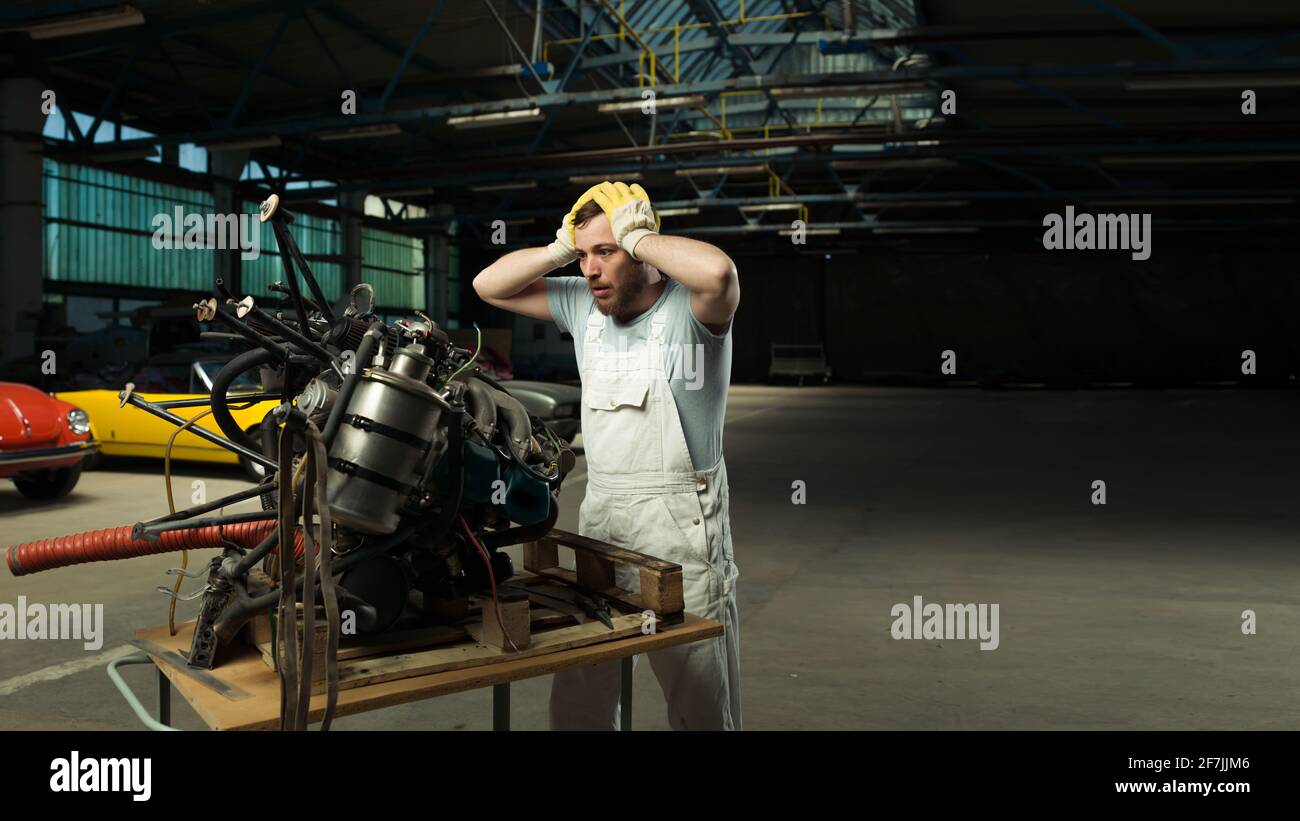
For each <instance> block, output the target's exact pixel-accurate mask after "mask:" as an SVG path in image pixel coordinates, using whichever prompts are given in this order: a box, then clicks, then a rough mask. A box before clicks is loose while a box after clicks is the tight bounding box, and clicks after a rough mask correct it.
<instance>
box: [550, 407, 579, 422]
mask: <svg viewBox="0 0 1300 821" xmlns="http://www.w3.org/2000/svg"><path fill="white" fill-rule="evenodd" d="M577 415H578V406H577V405H573V404H568V405H556V406H555V418H556V419H568V418H569V417H571V416H577Z"/></svg>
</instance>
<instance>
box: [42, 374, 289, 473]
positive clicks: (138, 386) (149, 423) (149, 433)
mask: <svg viewBox="0 0 1300 821" xmlns="http://www.w3.org/2000/svg"><path fill="white" fill-rule="evenodd" d="M225 363H226V360H225V359H223V358H220V357H211V358H207V357H200V358H195V356H194V355H193V354H192V353H191V354H178V355H170V356H161V357H157V358H155V359H151V360H149V362H147V363H146V364H145V365H144V366H143V367H141V368H139V369H138V370H137V371H136V372H135V373H134V374H133V375H132V377H131V379H130V381H131V382H132V383H134V385H135V393H137V394H139V395H140V396H141V397H142V398H144V399H147V400H149V401H150V402H166V401H172V400H176V399H206V398H207V397H208V396H209V394H210V391H211V390H212V379H213V377H215V376H216V375H217V372H218V371H220V370H221V367H222V366H223V365H224V364H225ZM261 390H262V386H261V385H259V384H258V382H257V378H256V372H253V373H246V374H244V375H242V376H240V377H239V379H237V380H236V381H235V383H234V384H233V385H232V386H231V388H230V391H229V394H228V395H229V396H230V398H231V402H230V408H231V413H232V415H233V416H234V417H235V421H236V422H238V423H239V425H240V427H242V428H243V429H244V430H246V431H248V432H250V433H251V434H252V435H253V437H254V439H258V432H257V431H258V428H259V426H260V425H261V422H262V417H264V416H266V414H267V412H268V411H270V410H271V409H273V408H274V407H275V406H276V405H277V404H279V403H278V402H276V401H275V400H267V401H264V402H258V403H256V404H254V405H252V406H251V407H249V408H247V409H245V410H239V408H241V407H243V406H242V405H240V404H239V403H237V402H236V401H234V400H235V398H236V397H237V396H238V395H239V394H245V393H247V394H255V393H258V392H260V391H261ZM55 396H56V397H57V398H59V399H62V400H63V401H65V402H71V403H73V404H75V405H77V406H78V407H80V408H82V409H83V410H85V411H86V413H88V414H89V415H90V426H91V431H92V434H93V435H94V438H95V439H96V440H98V441H99V442H100V452H101V454H102V455H104V456H109V457H112V456H136V457H147V458H155V459H161V458H163V453H164V451H165V450H166V447H167V440H168V438H170V437H171V435H172V433H173V432H175V430H176V426H175V425H173V424H171V423H170V422H167V421H166V420H163V419H159V418H158V417H156V416H154V415H152V414H150V413H148V412H146V411H143V410H140V409H139V408H136V407H132V406H131V405H127V406H126V407H120V406H119V400H118V390H112V389H95V390H79V391H68V392H62V393H56V394H55ZM207 409H208V405H207V404H204V405H202V406H200V407H193V408H175V409H173V410H172V411H171V412H172V413H174V414H176V415H177V416H179V417H181V418H182V419H190V418H192V417H194V416H195V415H196V414H199V413H202V412H203V411H205V410H207ZM195 425H196V427H202V428H207V429H208V430H210V431H212V432H213V433H216V434H219V435H222V436H224V434H222V433H221V429H220V428H218V427H217V423H216V422H215V421H214V420H213V419H212V416H211V414H209V415H208V416H205V417H204V418H203V419H201V420H199V421H198V422H197V423H195ZM259 441H260V440H259ZM172 459H173V460H180V461H190V462H220V463H223V464H231V465H234V464H239V465H241V466H242V467H243V468H244V472H245V473H246V474H247V475H248V477H249V478H250V479H253V480H254V481H256V480H260V479H261V478H262V476H263V475H265V474H264V469H263V468H262V466H261V465H257V464H255V463H253V462H250V461H248V460H246V459H244V458H243V457H241V456H237V455H236V454H234V453H231V452H230V451H228V450H226V449H224V448H221V447H218V446H216V445H214V444H212V443H210V442H206V441H204V440H203V439H200V438H199V437H198V436H195V435H194V434H192V433H190V432H189V431H185V432H184V433H182V434H181V435H179V436H177V437H176V443H175V445H173V447H172Z"/></svg>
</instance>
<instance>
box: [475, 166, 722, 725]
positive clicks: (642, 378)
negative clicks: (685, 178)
mask: <svg viewBox="0 0 1300 821" xmlns="http://www.w3.org/2000/svg"><path fill="white" fill-rule="evenodd" d="M658 229H659V219H658V216H657V215H656V214H655V212H654V209H653V208H652V207H651V204H650V198H649V197H648V196H647V195H646V193H645V191H644V190H643V189H642V188H641V186H639V185H633V186H631V187H628V186H627V185H625V184H623V183H610V182H604V183H601V184H600V185H596V186H593V187H592V188H591V189H589V190H588V191H587V192H586V193H585V194H583V195H582V196H581V197H579V198H578V201H577V202H575V203H574V205H573V208H572V209H571V210H570V211H569V213H568V215H566V216H565V218H564V220H563V222H562V223H561V225H560V228H559V230H557V231H556V232H555V242H553V243H551V244H550V245H549V246H547V247H545V248H525V249H522V250H519V251H514V252H512V253H509V254H506V255H505V256H503V257H501V259H499V260H497V261H496V262H494V263H493V264H492V265H490V266H488V267H487V268H485V269H484V270H483V271H482V272H481V273H480V274H479V275H478V276H477V277H475V279H474V290H475V291H477V292H478V294H479V296H481V297H482V298H483V299H484V300H486V301H487V302H489V303H491V304H493V305H496V306H497V307H500V308H505V309H507V310H510V311H514V312H515V313H520V314H523V315H524V316H530V317H533V318H535V319H553V320H554V321H555V323H556V324H557V325H558V326H559V327H560V329H561V330H564V331H568V332H569V333H571V334H572V335H573V347H574V351H575V352H576V354H577V357H578V368H579V373H580V374H581V376H582V399H583V401H582V438H583V442H584V446H585V451H586V456H587V495H586V498H585V499H584V500H583V502H582V507H581V508H580V509H579V512H578V516H579V525H578V529H579V532H580V533H582V535H584V536H589V537H591V538H594V539H601V540H604V541H608V542H611V543H613V544H616V545H619V546H621V547H625V548H628V549H632V550H639V551H644V552H646V553H649V554H650V555H653V556H656V557H658V558H661V559H665V560H667V561H670V562H675V563H677V564H680V565H681V566H682V582H683V588H684V593H685V603H686V609H687V610H688V611H689V612H691V613H695V614H697V615H700V616H703V617H705V618H709V619H714V620H716V621H719V622H721V623H722V624H723V626H724V628H725V630H726V633H725V635H724V636H722V637H720V638H716V639H709V640H707V641H702V642H695V643H692V644H688V645H684V646H680V647H675V648H670V649H668V650H661V651H658V652H654V653H650V654H649V656H650V664H651V666H652V667H653V668H654V672H655V676H656V678H658V680H659V684H660V686H661V687H662V688H663V691H664V697H665V698H666V699H667V702H668V720H669V723H670V724H671V725H672V727H673V728H674V729H679V730H682V729H689V730H705V729H711V730H732V729H735V730H739V729H740V728H741V720H740V641H739V627H740V619H739V615H738V613H737V610H736V589H735V582H736V577H737V570H736V563H735V557H734V554H733V552H732V547H731V523H730V521H729V518H728V514H727V507H728V495H727V469H726V465H725V464H724V462H723V459H722V424H723V418H724V417H725V415H726V404H727V388H728V385H729V384H730V381H731V319H732V317H733V316H734V315H735V313H736V306H737V304H739V302H740V284H739V281H738V280H737V277H736V266H735V264H734V263H733V262H732V261H731V258H730V257H728V256H727V255H726V254H724V253H723V252H722V251H721V250H719V249H718V248H716V247H714V246H712V245H709V244H708V243H704V242H698V241H696V240H692V239H686V238H685V237H670V236H664V235H663V234H660V233H658ZM575 259H576V260H578V261H579V267H580V268H581V270H582V276H583V279H577V278H575V277H562V278H544V277H545V276H546V274H547V273H549V272H550V271H553V270H555V269H556V268H560V267H563V266H565V265H567V264H569V263H570V262H572V261H573V260H575ZM665 275H667V276H665ZM618 584H619V586H621V587H623V588H625V589H629V590H639V589H640V580H639V578H637V576H636V574H635V573H632V572H630V571H628V570H626V569H624V568H620V569H619V571H618ZM619 674H620V669H619V664H618V663H617V662H611V663H605V664H599V665H595V666H592V667H587V668H583V669H578V670H570V671H564V672H561V673H557V674H556V675H555V680H554V683H553V685H552V689H551V705H550V708H551V727H552V728H553V729H614V728H616V727H617V726H618V720H619V704H618V702H619V681H620V678H619Z"/></svg>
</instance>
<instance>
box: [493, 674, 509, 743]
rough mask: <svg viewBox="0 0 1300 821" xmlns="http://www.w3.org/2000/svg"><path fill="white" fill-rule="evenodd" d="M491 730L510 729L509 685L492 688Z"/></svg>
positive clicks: (497, 685)
mask: <svg viewBox="0 0 1300 821" xmlns="http://www.w3.org/2000/svg"><path fill="white" fill-rule="evenodd" d="M492 729H493V730H500V731H504V730H509V729H510V684H509V682H507V683H506V684H494V685H493V686H492Z"/></svg>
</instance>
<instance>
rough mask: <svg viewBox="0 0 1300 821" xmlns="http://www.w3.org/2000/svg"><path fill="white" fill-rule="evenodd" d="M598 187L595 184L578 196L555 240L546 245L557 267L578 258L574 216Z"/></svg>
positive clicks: (565, 216)
mask: <svg viewBox="0 0 1300 821" xmlns="http://www.w3.org/2000/svg"><path fill="white" fill-rule="evenodd" d="M598 187H599V186H596V185H593V186H592V187H590V188H588V189H587V190H586V191H585V192H584V193H583V195H582V196H581V197H578V199H577V200H576V201H575V202H574V203H573V207H572V208H570V209H569V213H567V214H565V215H564V219H563V220H562V221H561V222H560V227H559V228H558V229H556V231H555V242H552V243H551V244H550V245H548V246H546V250H547V252H548V253H549V254H550V255H551V262H554V263H555V267H556V268H563V267H564V266H565V265H568V264H569V263H570V262H573V261H574V260H575V259H577V258H578V249H577V248H576V247H575V246H576V244H577V241H578V240H577V237H576V236H575V235H576V233H577V231H576V229H575V228H574V226H573V218H574V217H575V216H577V214H578V209H580V208H582V206H583V205H585V204H586V203H587V200H589V199H591V195H592V194H593V193H594V192H595V190H596V189H597V188H598Z"/></svg>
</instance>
